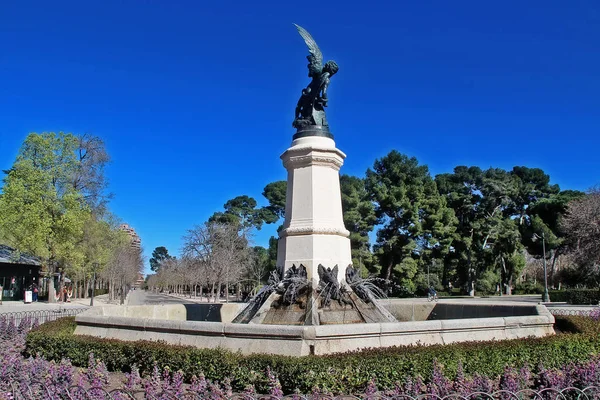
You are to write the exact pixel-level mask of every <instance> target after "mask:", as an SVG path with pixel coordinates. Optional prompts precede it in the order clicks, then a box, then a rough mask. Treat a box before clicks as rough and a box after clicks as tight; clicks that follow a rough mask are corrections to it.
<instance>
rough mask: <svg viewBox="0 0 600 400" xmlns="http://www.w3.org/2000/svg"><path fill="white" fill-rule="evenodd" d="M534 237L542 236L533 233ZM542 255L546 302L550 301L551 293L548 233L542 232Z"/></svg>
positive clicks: (543, 297) (543, 298)
mask: <svg viewBox="0 0 600 400" xmlns="http://www.w3.org/2000/svg"><path fill="white" fill-rule="evenodd" d="M533 237H534V239H539V238H540V236H539V235H538V234H537V233H534V234H533ZM541 238H542V253H543V254H542V257H543V260H544V295H543V296H542V301H543V302H544V303H549V302H550V293H548V270H547V268H546V235H545V234H544V232H542V236H541Z"/></svg>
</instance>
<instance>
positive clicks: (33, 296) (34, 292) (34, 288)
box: [32, 284, 38, 303]
mask: <svg viewBox="0 0 600 400" xmlns="http://www.w3.org/2000/svg"><path fill="white" fill-rule="evenodd" d="M32 300H33V302H34V303H37V300H38V287H37V285H36V284H34V285H33V295H32Z"/></svg>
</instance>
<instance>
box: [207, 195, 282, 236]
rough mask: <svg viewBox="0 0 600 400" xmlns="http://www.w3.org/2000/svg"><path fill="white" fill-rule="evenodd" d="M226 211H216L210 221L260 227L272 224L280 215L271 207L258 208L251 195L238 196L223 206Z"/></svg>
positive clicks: (244, 227)
mask: <svg viewBox="0 0 600 400" xmlns="http://www.w3.org/2000/svg"><path fill="white" fill-rule="evenodd" d="M223 207H224V208H225V211H223V212H216V213H214V214H213V215H212V216H211V217H210V218H209V219H208V222H216V223H219V224H224V225H238V226H240V228H241V229H248V228H256V229H259V230H260V228H261V227H262V225H263V224H264V223H267V224H272V223H274V222H277V221H278V220H279V216H278V215H277V214H276V213H275V212H274V211H273V210H272V209H270V208H267V207H263V208H257V203H256V200H255V199H254V198H253V197H250V196H246V195H244V196H237V197H235V198H233V199H231V200H227V202H226V203H225V204H224V206H223Z"/></svg>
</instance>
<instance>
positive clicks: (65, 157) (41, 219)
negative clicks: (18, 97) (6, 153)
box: [0, 132, 91, 272]
mask: <svg viewBox="0 0 600 400" xmlns="http://www.w3.org/2000/svg"><path fill="white" fill-rule="evenodd" d="M78 150H79V141H78V139H77V137H76V136H74V135H72V134H65V133H62V132H61V133H58V134H56V133H41V134H36V133H32V134H30V135H29V136H27V138H26V139H25V142H24V143H23V145H22V147H21V149H20V150H19V153H18V155H17V158H16V160H15V163H14V164H13V166H12V168H11V169H10V170H9V171H8V174H7V176H6V177H5V179H4V186H3V188H2V192H3V194H2V196H1V197H0V237H1V238H2V239H3V240H4V241H6V242H7V243H8V244H9V245H11V246H12V247H14V248H16V249H18V250H19V251H22V252H27V253H30V254H35V255H36V256H38V257H41V258H42V259H43V260H44V261H45V262H47V261H48V260H54V261H58V262H60V264H61V266H62V267H63V268H64V269H65V270H66V271H67V272H71V270H70V268H72V266H73V265H78V264H81V263H82V262H83V260H84V254H83V249H82V247H81V246H79V244H80V243H81V241H82V239H83V231H84V226H85V223H86V222H87V221H88V220H89V218H90V214H91V208H90V204H89V203H88V202H87V201H86V198H85V197H84V191H83V189H82V188H79V187H78V186H77V182H78V177H79V176H80V174H81V171H82V169H83V164H82V163H81V161H80V160H79V159H78V157H77V154H78ZM80 189H81V190H80Z"/></svg>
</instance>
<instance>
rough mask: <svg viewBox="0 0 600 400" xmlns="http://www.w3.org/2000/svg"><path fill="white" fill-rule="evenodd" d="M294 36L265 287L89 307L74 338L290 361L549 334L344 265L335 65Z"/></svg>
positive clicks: (530, 313)
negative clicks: (390, 285) (299, 79)
mask: <svg viewBox="0 0 600 400" xmlns="http://www.w3.org/2000/svg"><path fill="white" fill-rule="evenodd" d="M297 29H298V32H299V33H300V35H301V36H302V38H303V39H304V41H305V43H306V44H307V46H308V48H309V53H310V55H309V56H308V57H307V59H308V61H309V64H308V69H309V77H310V78H312V81H311V82H310V84H309V85H308V86H307V87H306V88H305V89H304V90H303V91H302V95H301V97H300V99H299V100H298V105H297V107H296V117H295V119H294V122H293V126H294V127H295V128H296V133H295V135H294V136H293V138H292V144H291V146H290V148H288V149H287V150H286V151H285V152H284V153H283V154H282V155H281V159H282V160H283V165H284V166H285V168H286V170H287V174H288V176H287V182H288V185H287V193H286V212H285V222H284V226H283V229H282V230H281V232H280V238H279V244H278V249H277V266H278V270H277V271H276V272H275V273H273V274H272V275H271V277H270V279H269V284H268V285H266V286H265V287H264V288H263V289H262V290H261V291H260V292H259V293H258V294H257V295H256V296H255V297H254V298H253V299H252V300H251V301H250V302H249V303H248V304H241V303H229V304H180V305H159V306H157V305H152V306H127V307H123V306H112V307H92V308H91V309H90V310H88V311H86V312H84V313H82V314H79V315H78V316H77V317H76V318H75V320H76V322H77V328H76V330H75V334H77V335H91V336H96V337H100V338H110V339H120V340H128V341H133V340H161V341H164V342H166V343H171V344H178V345H190V346H196V347H202V348H222V349H228V350H231V351H239V352H241V353H243V354H252V353H269V354H280V355H289V356H303V355H309V354H315V355H319V354H331V353H338V352H345V351H350V350H359V349H364V348H373V347H390V346H399V345H410V344H417V343H418V344H422V345H428V344H445V343H453V342H461V341H476V340H503V339H516V338H524V337H530V336H537V337H540V336H546V335H551V334H554V329H553V324H554V317H553V316H552V315H551V314H550V313H549V312H548V310H547V309H546V307H545V306H543V305H531V304H523V303H521V304H519V303H513V304H511V305H507V304H505V303H503V302H489V301H487V302H476V301H473V300H466V301H462V302H461V301H458V302H456V301H448V302H445V301H443V300H442V301H441V302H440V303H438V304H435V303H428V302H426V301H423V300H420V299H410V300H405V299H402V300H385V301H379V299H378V297H379V296H378V295H381V293H380V292H378V290H377V288H375V287H374V286H373V285H371V284H370V283H369V282H368V281H367V280H363V279H362V278H361V277H360V276H359V275H358V272H357V271H356V270H355V269H354V268H352V266H351V264H352V259H351V253H350V240H349V239H348V236H349V232H348V230H346V228H345V227H344V222H343V215H342V201H341V192H340V181H339V170H340V167H341V166H342V164H343V162H344V159H345V157H346V155H345V154H344V153H343V152H341V151H340V150H338V149H337V148H336V146H335V142H334V141H333V135H332V134H331V133H330V131H329V124H328V123H327V119H326V116H325V107H326V106H327V102H328V99H327V89H328V86H329V83H330V80H331V78H332V77H333V75H335V74H336V73H337V71H338V69H339V67H338V66H337V64H336V63H335V62H334V61H328V62H326V63H325V64H323V57H322V54H321V51H320V50H319V48H318V46H317V44H316V43H315V41H314V39H313V38H312V37H311V36H310V34H309V33H308V32H306V31H305V30H304V29H303V28H301V27H299V26H297Z"/></svg>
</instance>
